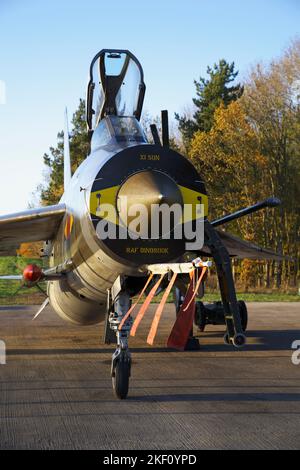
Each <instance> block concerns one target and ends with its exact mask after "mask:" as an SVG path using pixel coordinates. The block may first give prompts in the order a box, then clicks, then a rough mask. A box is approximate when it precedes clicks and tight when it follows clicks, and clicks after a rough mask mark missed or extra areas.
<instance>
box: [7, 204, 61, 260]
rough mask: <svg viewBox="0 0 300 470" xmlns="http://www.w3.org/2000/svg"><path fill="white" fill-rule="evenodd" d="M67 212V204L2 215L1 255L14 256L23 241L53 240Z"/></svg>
mask: <svg viewBox="0 0 300 470" xmlns="http://www.w3.org/2000/svg"><path fill="white" fill-rule="evenodd" d="M65 212H66V206H65V204H57V205H55V206H47V207H40V208H38V209H29V210H27V211H24V212H17V213H15V214H8V215H3V216H1V217H0V256H14V255H15V254H16V250H17V249H18V248H19V246H20V244H21V243H24V242H35V241H43V240H51V239H52V238H54V236H55V234H56V233H57V230H58V227H59V225H60V223H61V221H62V219H63V216H64V214H65Z"/></svg>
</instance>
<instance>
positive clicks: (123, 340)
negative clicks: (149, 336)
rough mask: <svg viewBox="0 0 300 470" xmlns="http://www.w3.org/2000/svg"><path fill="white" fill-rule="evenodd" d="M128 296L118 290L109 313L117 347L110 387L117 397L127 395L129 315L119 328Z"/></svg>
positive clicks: (112, 363) (130, 323)
mask: <svg viewBox="0 0 300 470" xmlns="http://www.w3.org/2000/svg"><path fill="white" fill-rule="evenodd" d="M130 303H131V300H130V296H129V294H128V293H127V292H123V291H120V292H119V294H118V295H117V298H116V299H115V300H114V308H113V312H111V313H110V315H109V325H110V328H111V329H112V330H113V331H114V332H115V334H116V338H117V349H116V350H115V352H114V354H113V356H112V362H111V377H112V387H113V391H114V393H115V395H116V397H117V398H120V399H121V400H123V399H125V398H126V397H127V395H128V389H129V377H130V372H131V354H130V352H129V348H128V336H129V333H130V329H131V326H132V318H131V317H130V316H129V317H128V318H127V320H126V321H125V323H124V324H123V325H122V328H121V330H119V325H120V323H121V321H122V318H123V317H124V315H125V314H126V312H127V311H128V310H129V308H130Z"/></svg>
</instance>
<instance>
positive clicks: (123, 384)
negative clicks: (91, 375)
mask: <svg viewBox="0 0 300 470" xmlns="http://www.w3.org/2000/svg"><path fill="white" fill-rule="evenodd" d="M129 377H130V361H128V360H122V359H120V360H118V361H117V364H116V367H115V371H114V375H113V377H112V386H113V390H114V393H115V395H116V397H117V398H119V399H120V400H124V399H125V398H126V397H127V395H128V389H129Z"/></svg>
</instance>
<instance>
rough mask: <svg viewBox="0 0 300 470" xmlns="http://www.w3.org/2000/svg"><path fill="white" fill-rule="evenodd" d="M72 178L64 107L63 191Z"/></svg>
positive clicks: (66, 117)
mask: <svg viewBox="0 0 300 470" xmlns="http://www.w3.org/2000/svg"><path fill="white" fill-rule="evenodd" d="M71 178H72V173H71V159H70V141H69V124H68V110H67V108H66V109H65V128H64V191H65V190H66V189H67V187H68V186H69V183H70V181H71Z"/></svg>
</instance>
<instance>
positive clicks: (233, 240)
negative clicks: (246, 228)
mask: <svg viewBox="0 0 300 470" xmlns="http://www.w3.org/2000/svg"><path fill="white" fill-rule="evenodd" d="M217 232H218V235H219V237H220V238H221V240H222V242H223V243H224V245H225V246H226V248H227V250H228V252H229V255H230V256H235V257H237V258H240V259H243V258H247V259H274V260H276V261H281V260H284V259H290V258H289V257H286V256H284V255H279V254H278V253H275V252H274V251H272V250H269V249H267V248H262V247H260V246H258V245H255V244H254V243H251V242H248V241H246V240H242V239H241V238H239V237H236V236H235V235H231V234H230V233H228V232H223V231H221V230H217ZM202 251H203V254H207V255H209V254H210V250H209V248H208V247H206V246H204V247H203V250H202Z"/></svg>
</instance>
